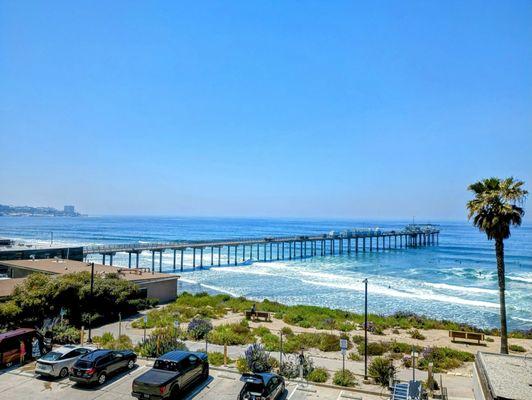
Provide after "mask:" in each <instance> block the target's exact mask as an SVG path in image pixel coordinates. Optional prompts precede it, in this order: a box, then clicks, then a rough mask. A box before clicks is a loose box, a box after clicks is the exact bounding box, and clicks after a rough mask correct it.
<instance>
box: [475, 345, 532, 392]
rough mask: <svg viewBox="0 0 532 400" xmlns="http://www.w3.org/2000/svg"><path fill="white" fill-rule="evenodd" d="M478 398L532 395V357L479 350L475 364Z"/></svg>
mask: <svg viewBox="0 0 532 400" xmlns="http://www.w3.org/2000/svg"><path fill="white" fill-rule="evenodd" d="M473 393H474V395H475V400H530V399H532V358H531V357H530V356H528V357H526V356H517V355H508V354H495V353H484V352H480V351H479V352H478V353H477V355H476V357H475V365H474V368H473Z"/></svg>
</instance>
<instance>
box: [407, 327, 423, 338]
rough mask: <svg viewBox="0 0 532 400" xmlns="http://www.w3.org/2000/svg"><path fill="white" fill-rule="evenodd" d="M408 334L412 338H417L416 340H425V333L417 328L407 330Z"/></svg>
mask: <svg viewBox="0 0 532 400" xmlns="http://www.w3.org/2000/svg"><path fill="white" fill-rule="evenodd" d="M408 334H409V335H410V337H411V338H412V339H417V340H425V339H426V337H425V335H423V334H422V333H421V332H420V331H418V330H417V329H412V330H410V331H408Z"/></svg>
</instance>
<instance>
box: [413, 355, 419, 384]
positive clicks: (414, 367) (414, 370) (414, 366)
mask: <svg viewBox="0 0 532 400" xmlns="http://www.w3.org/2000/svg"><path fill="white" fill-rule="evenodd" d="M417 356H418V353H417V351H415V350H414V348H412V380H413V381H415V380H416V357H417Z"/></svg>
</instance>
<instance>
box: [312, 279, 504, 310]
mask: <svg viewBox="0 0 532 400" xmlns="http://www.w3.org/2000/svg"><path fill="white" fill-rule="evenodd" d="M302 282H304V283H307V284H310V285H317V286H325V287H329V288H334V289H346V290H354V291H357V292H360V291H363V290H364V287H363V285H362V284H360V285H352V284H351V285H349V284H342V283H332V282H316V281H311V280H305V279H303V280H302ZM368 291H369V292H371V293H377V294H381V295H385V296H392V297H400V298H408V299H420V300H427V301H440V302H443V303H453V304H463V305H468V306H475V307H485V308H498V307H499V305H498V304H497V303H490V302H488V301H481V300H469V299H463V298H460V297H453V296H445V295H441V294H436V293H423V292H420V293H414V292H405V291H399V290H395V289H390V288H386V287H383V286H379V285H369V286H368Z"/></svg>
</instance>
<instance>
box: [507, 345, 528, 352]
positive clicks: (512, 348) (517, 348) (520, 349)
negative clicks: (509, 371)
mask: <svg viewBox="0 0 532 400" xmlns="http://www.w3.org/2000/svg"><path fill="white" fill-rule="evenodd" d="M508 348H509V349H510V351H515V352H517V353H524V352H526V349H525V348H524V347H523V346H520V345H518V344H511V345H510V346H508Z"/></svg>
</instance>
